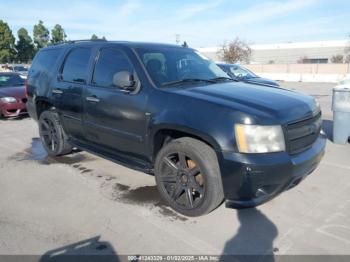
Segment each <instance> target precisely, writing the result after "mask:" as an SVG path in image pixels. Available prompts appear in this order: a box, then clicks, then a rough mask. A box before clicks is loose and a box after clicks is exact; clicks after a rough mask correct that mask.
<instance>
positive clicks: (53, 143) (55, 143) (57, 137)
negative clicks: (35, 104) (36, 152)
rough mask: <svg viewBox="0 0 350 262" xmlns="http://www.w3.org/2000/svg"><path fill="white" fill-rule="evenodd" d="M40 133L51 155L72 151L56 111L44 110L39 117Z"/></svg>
mask: <svg viewBox="0 0 350 262" xmlns="http://www.w3.org/2000/svg"><path fill="white" fill-rule="evenodd" d="M39 134H40V139H41V142H42V144H43V146H44V148H45V150H46V152H47V154H48V155H49V156H61V155H66V154H69V153H70V152H72V150H73V148H72V146H71V145H70V144H69V143H68V141H67V140H68V138H67V135H66V134H65V133H64V130H63V128H62V125H61V123H60V121H59V117H58V114H57V113H56V112H55V111H51V110H48V111H44V112H42V113H41V115H40V117H39Z"/></svg>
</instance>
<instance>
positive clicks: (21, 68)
mask: <svg viewBox="0 0 350 262" xmlns="http://www.w3.org/2000/svg"><path fill="white" fill-rule="evenodd" d="M13 70H14V71H25V72H27V71H28V69H27V68H25V67H24V66H14V67H13Z"/></svg>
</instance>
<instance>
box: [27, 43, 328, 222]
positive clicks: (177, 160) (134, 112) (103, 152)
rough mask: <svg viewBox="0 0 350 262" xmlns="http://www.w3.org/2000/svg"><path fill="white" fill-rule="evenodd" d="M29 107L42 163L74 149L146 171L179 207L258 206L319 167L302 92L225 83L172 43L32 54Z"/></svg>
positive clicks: (313, 112) (310, 112) (313, 121)
mask: <svg viewBox="0 0 350 262" xmlns="http://www.w3.org/2000/svg"><path fill="white" fill-rule="evenodd" d="M27 92H28V103H27V107H28V111H29V113H30V115H31V117H32V118H34V119H36V120H38V123H39V131H40V137H41V141H42V143H43V145H44V147H45V149H46V150H47V152H48V154H49V155H50V156H59V155H64V154H68V153H70V152H71V151H72V148H73V147H77V148H79V149H82V150H86V151H89V152H92V153H95V154H97V155H100V156H102V157H105V158H108V159H111V160H113V161H116V162H118V163H122V164H124V165H127V166H129V167H132V168H135V169H138V170H141V171H144V172H146V173H150V174H154V175H155V179H156V182H157V186H158V190H159V192H160V195H161V197H162V198H163V199H164V200H165V201H166V202H167V203H168V204H169V205H170V206H171V207H172V208H173V209H175V210H176V211H178V212H180V213H182V214H184V215H188V216H199V215H203V214H206V213H209V212H210V211H212V210H213V209H215V208H216V207H217V206H218V205H219V204H220V203H222V202H223V200H225V201H226V206H229V207H252V206H256V205H259V204H261V203H264V202H266V201H268V200H269V199H271V198H273V197H274V196H276V195H278V194H279V193H281V192H282V191H284V190H287V189H289V188H291V187H293V186H295V185H296V184H298V183H299V182H300V181H301V180H302V179H304V178H305V177H306V176H307V175H308V174H310V173H311V172H312V171H313V170H314V169H315V168H316V167H317V165H318V164H319V162H320V160H321V158H322V156H323V154H324V149H325V144H326V138H325V136H324V135H323V134H322V132H321V122H322V120H321V111H320V108H319V105H318V103H317V102H316V100H315V99H314V98H312V97H310V96H307V95H303V94H299V93H296V92H292V91H288V90H284V89H281V88H272V87H264V86H257V85H249V84H246V83H241V82H236V81H234V80H232V79H231V78H229V77H228V75H227V74H226V73H225V72H223V71H222V70H221V69H220V68H219V67H218V66H217V65H216V64H215V63H214V62H212V61H211V60H209V59H207V58H206V57H204V56H203V55H201V54H200V53H198V52H197V51H195V50H193V49H191V48H187V47H180V46H175V45H165V44H164V45H163V44H150V43H132V42H108V41H76V42H68V43H64V44H60V45H54V46H49V47H47V48H44V49H42V50H40V52H39V53H38V54H37V55H36V57H35V59H34V61H33V65H32V67H31V68H30V71H29V76H28V86H27Z"/></svg>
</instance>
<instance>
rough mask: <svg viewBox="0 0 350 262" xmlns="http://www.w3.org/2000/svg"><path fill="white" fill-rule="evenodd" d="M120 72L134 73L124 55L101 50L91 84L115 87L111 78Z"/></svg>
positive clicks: (109, 50) (112, 50)
mask: <svg viewBox="0 0 350 262" xmlns="http://www.w3.org/2000/svg"><path fill="white" fill-rule="evenodd" d="M122 71H127V72H129V73H130V74H131V75H132V74H133V73H134V69H133V66H132V65H131V63H130V62H129V60H128V59H127V57H126V56H125V55H124V53H122V52H121V51H119V50H116V49H112V48H106V49H102V50H101V51H100V55H99V58H98V60H97V62H96V65H95V70H94V74H93V78H92V84H93V85H96V86H100V87H108V88H113V87H116V86H115V85H114V83H113V77H114V75H115V74H117V73H119V72H122Z"/></svg>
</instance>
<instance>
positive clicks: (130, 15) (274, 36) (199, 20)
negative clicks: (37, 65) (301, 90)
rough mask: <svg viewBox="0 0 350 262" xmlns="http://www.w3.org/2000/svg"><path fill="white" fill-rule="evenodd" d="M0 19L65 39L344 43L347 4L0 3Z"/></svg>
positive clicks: (298, 0)
mask: <svg viewBox="0 0 350 262" xmlns="http://www.w3.org/2000/svg"><path fill="white" fill-rule="evenodd" d="M0 5H1V17H0V19H3V20H5V21H6V22H8V23H9V25H10V27H11V28H12V30H13V31H14V33H15V32H17V30H18V29H19V28H20V27H25V28H26V29H27V30H28V31H29V32H32V30H33V25H34V24H35V23H37V21H38V20H39V19H41V20H43V21H44V24H45V25H46V26H47V27H48V28H49V29H50V30H51V28H52V27H53V26H54V25H55V24H56V23H59V24H61V25H62V26H63V27H64V28H65V30H66V33H67V35H68V38H69V39H86V38H89V37H90V36H91V34H93V33H95V34H97V35H98V36H106V37H107V39H109V40H132V41H152V42H167V43H172V42H175V35H176V34H180V38H181V40H182V41H184V40H186V41H187V42H188V43H189V45H191V46H194V47H208V46H216V45H219V44H221V43H222V42H224V41H227V40H231V39H234V38H235V37H236V36H238V37H240V38H242V39H244V40H246V41H247V42H249V43H251V44H261V43H276V42H288V41H292V42H298V41H319V40H338V39H346V38H347V37H348V36H349V34H350V1H348V0H332V1H330V0H287V1H273V0H272V1H254V0H240V1H235V0H216V1H214V0H193V1H190V0H188V1H185V0H177V1H175V0H153V1H151V0H148V1H146V0H114V1H112V0H105V1H103V0H101V1H98V0H95V1H89V0H86V1H83V0H78V1H74V0H70V1H67V0H59V1H47V0H45V1H41V0H38V1H35V0H32V1H19V0H10V1H9V0H0Z"/></svg>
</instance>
